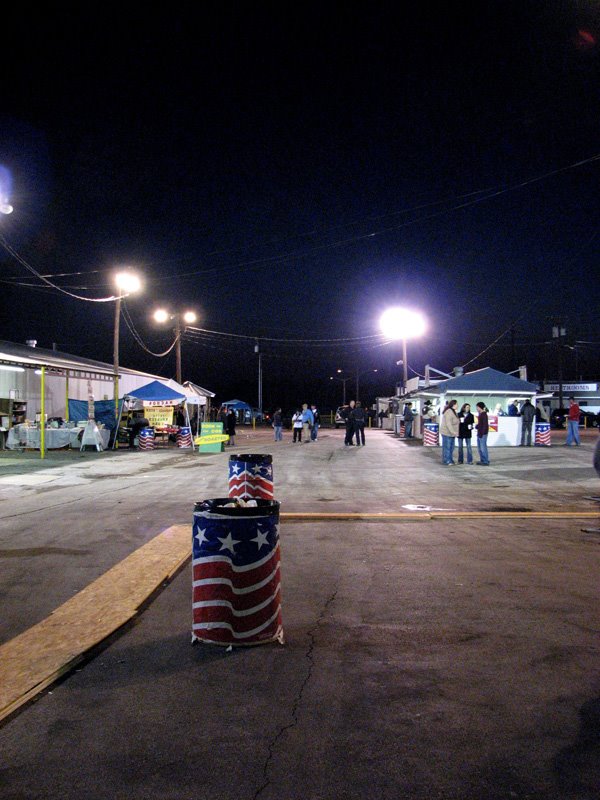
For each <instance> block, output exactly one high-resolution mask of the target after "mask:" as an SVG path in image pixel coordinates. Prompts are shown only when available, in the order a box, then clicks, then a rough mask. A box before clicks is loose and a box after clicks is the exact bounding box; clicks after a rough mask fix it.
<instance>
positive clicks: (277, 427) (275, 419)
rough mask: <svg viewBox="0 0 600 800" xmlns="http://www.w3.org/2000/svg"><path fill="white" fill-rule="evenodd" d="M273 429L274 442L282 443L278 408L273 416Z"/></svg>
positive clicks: (279, 410) (280, 417) (281, 423)
mask: <svg viewBox="0 0 600 800" xmlns="http://www.w3.org/2000/svg"><path fill="white" fill-rule="evenodd" d="M273 428H274V429H275V441H276V442H282V441H283V419H282V416H281V409H280V408H278V409H277V411H276V412H275V413H274V414H273Z"/></svg>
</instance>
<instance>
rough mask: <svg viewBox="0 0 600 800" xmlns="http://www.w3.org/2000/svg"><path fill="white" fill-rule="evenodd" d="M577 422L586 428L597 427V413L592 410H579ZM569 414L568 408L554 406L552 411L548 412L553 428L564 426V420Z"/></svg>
mask: <svg viewBox="0 0 600 800" xmlns="http://www.w3.org/2000/svg"><path fill="white" fill-rule="evenodd" d="M579 411H580V413H579V424H580V425H583V426H584V427H586V428H597V427H598V415H597V414H595V413H594V412H593V411H582V410H581V409H580V410H579ZM568 416H569V409H568V408H555V409H554V411H552V413H551V414H550V425H551V426H552V427H553V428H564V427H565V426H566V420H567V418H568Z"/></svg>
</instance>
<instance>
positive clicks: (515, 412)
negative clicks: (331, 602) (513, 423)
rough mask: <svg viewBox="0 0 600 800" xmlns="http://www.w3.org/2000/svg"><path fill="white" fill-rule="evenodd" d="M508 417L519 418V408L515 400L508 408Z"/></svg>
mask: <svg viewBox="0 0 600 800" xmlns="http://www.w3.org/2000/svg"><path fill="white" fill-rule="evenodd" d="M506 416H507V417H518V416H519V406H518V405H517V401H516V400H513V401H512V402H511V404H510V405H509V407H508V413H507V415H506Z"/></svg>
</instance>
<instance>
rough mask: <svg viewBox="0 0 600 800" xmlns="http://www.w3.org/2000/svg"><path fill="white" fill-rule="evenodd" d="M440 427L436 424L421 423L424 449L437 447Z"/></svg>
mask: <svg viewBox="0 0 600 800" xmlns="http://www.w3.org/2000/svg"><path fill="white" fill-rule="evenodd" d="M439 444H440V426H439V424H438V423H437V422H424V423H423V445H424V446H425V447H439Z"/></svg>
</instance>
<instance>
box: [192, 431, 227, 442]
mask: <svg viewBox="0 0 600 800" xmlns="http://www.w3.org/2000/svg"><path fill="white" fill-rule="evenodd" d="M228 439H229V436H228V435H227V434H226V433H211V434H209V435H207V436H197V437H196V438H195V439H194V444H197V445H201V444H218V443H219V442H226V441H227V440H228Z"/></svg>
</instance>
